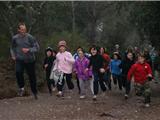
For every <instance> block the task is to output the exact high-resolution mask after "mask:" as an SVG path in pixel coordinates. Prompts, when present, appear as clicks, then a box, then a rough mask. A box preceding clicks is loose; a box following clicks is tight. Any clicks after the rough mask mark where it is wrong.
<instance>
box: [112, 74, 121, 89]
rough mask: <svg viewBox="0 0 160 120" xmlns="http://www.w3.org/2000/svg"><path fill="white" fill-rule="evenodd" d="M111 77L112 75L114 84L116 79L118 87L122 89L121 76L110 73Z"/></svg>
mask: <svg viewBox="0 0 160 120" xmlns="http://www.w3.org/2000/svg"><path fill="white" fill-rule="evenodd" d="M112 77H113V83H114V85H117V81H118V86H119V89H120V90H122V78H121V75H116V74H112Z"/></svg>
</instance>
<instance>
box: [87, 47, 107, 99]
mask: <svg viewBox="0 0 160 120" xmlns="http://www.w3.org/2000/svg"><path fill="white" fill-rule="evenodd" d="M90 52H91V57H90V63H89V68H90V67H91V68H92V72H93V77H94V80H93V94H94V96H93V100H96V98H97V94H98V89H99V85H100V87H101V89H102V91H103V92H105V91H106V87H105V84H104V82H103V80H101V74H102V73H104V72H105V69H104V68H103V67H104V66H103V63H104V59H103V57H102V55H100V54H99V49H98V48H97V47H96V46H93V47H91V49H90Z"/></svg>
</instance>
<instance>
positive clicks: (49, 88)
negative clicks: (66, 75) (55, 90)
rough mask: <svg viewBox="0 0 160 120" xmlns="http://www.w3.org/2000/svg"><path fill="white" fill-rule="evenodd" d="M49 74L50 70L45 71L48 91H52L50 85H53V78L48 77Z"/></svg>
mask: <svg viewBox="0 0 160 120" xmlns="http://www.w3.org/2000/svg"><path fill="white" fill-rule="evenodd" d="M50 74H51V72H50V71H46V80H47V86H48V90H49V93H51V92H52V85H53V87H55V82H54V80H53V79H52V80H51V79H50Z"/></svg>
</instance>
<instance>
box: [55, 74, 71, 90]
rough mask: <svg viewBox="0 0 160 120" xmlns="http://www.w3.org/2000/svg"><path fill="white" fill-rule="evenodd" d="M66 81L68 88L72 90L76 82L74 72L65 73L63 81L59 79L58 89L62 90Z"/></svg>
mask: <svg viewBox="0 0 160 120" xmlns="http://www.w3.org/2000/svg"><path fill="white" fill-rule="evenodd" d="M65 81H66V82H67V86H68V89H70V90H72V89H73V88H74V84H73V82H72V74H64V75H63V79H62V81H61V82H59V81H58V83H57V89H58V91H62V90H63V87H64V84H65Z"/></svg>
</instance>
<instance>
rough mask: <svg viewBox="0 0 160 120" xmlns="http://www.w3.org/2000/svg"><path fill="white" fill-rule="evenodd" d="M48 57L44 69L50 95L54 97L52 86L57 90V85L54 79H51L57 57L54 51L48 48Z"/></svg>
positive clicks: (46, 51)
mask: <svg viewBox="0 0 160 120" xmlns="http://www.w3.org/2000/svg"><path fill="white" fill-rule="evenodd" d="M45 54H46V57H45V59H44V63H43V67H44V69H45V71H46V80H47V86H48V90H49V93H50V95H52V85H53V90H54V89H55V83H54V80H53V79H50V74H51V69H52V67H53V62H54V60H55V59H56V57H55V56H53V49H52V48H51V47H48V48H46V50H45Z"/></svg>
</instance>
